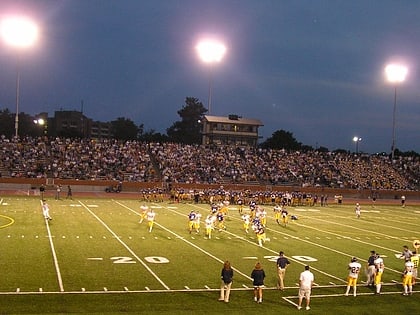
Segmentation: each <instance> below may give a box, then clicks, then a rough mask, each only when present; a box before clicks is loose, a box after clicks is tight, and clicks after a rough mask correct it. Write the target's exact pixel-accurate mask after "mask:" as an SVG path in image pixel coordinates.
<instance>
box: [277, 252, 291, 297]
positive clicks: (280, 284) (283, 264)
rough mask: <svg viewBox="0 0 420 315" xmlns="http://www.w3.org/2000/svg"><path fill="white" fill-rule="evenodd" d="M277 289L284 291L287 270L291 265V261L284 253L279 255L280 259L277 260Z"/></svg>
mask: <svg viewBox="0 0 420 315" xmlns="http://www.w3.org/2000/svg"><path fill="white" fill-rule="evenodd" d="M276 265H277V276H278V278H277V289H279V290H281V291H283V290H284V276H285V275H286V268H287V266H288V265H290V262H289V260H288V259H287V258H286V257H285V256H284V252H283V251H281V252H280V253H279V258H277V263H276Z"/></svg>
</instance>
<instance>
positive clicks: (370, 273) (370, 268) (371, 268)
mask: <svg viewBox="0 0 420 315" xmlns="http://www.w3.org/2000/svg"><path fill="white" fill-rule="evenodd" d="M375 255H376V254H375V251H374V250H371V251H370V256H369V258H368V261H367V270H366V276H367V280H366V285H367V286H370V285H373V283H374V277H375Z"/></svg>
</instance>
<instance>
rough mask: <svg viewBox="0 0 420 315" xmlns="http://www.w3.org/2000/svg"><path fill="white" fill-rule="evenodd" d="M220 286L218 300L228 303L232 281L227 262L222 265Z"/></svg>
mask: <svg viewBox="0 0 420 315" xmlns="http://www.w3.org/2000/svg"><path fill="white" fill-rule="evenodd" d="M220 276H221V278H222V284H221V286H220V298H219V301H224V302H225V303H229V296H230V288H231V286H232V281H233V269H232V266H231V265H230V262H229V261H228V260H226V261H225V263H224V264H223V268H222V272H221V275H220Z"/></svg>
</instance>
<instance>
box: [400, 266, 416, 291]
mask: <svg viewBox="0 0 420 315" xmlns="http://www.w3.org/2000/svg"><path fill="white" fill-rule="evenodd" d="M413 269H414V263H413V262H412V261H411V260H409V261H406V262H405V268H404V272H403V281H402V285H403V288H404V292H403V295H409V294H410V295H411V294H413Z"/></svg>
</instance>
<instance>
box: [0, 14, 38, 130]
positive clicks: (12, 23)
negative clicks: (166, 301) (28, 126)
mask: <svg viewBox="0 0 420 315" xmlns="http://www.w3.org/2000/svg"><path fill="white" fill-rule="evenodd" d="M0 35H1V37H2V38H3V40H4V42H5V43H6V44H8V45H10V46H12V47H15V48H16V49H18V50H19V51H18V54H17V62H16V116H15V136H16V137H17V136H18V131H19V92H20V91H19V89H20V62H19V52H20V50H21V49H25V48H28V47H30V46H32V45H33V44H34V43H35V41H36V40H37V38H38V27H37V25H36V24H35V23H34V22H32V21H31V20H30V19H28V18H26V17H20V16H19V17H8V18H5V19H4V20H2V21H1V22H0Z"/></svg>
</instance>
